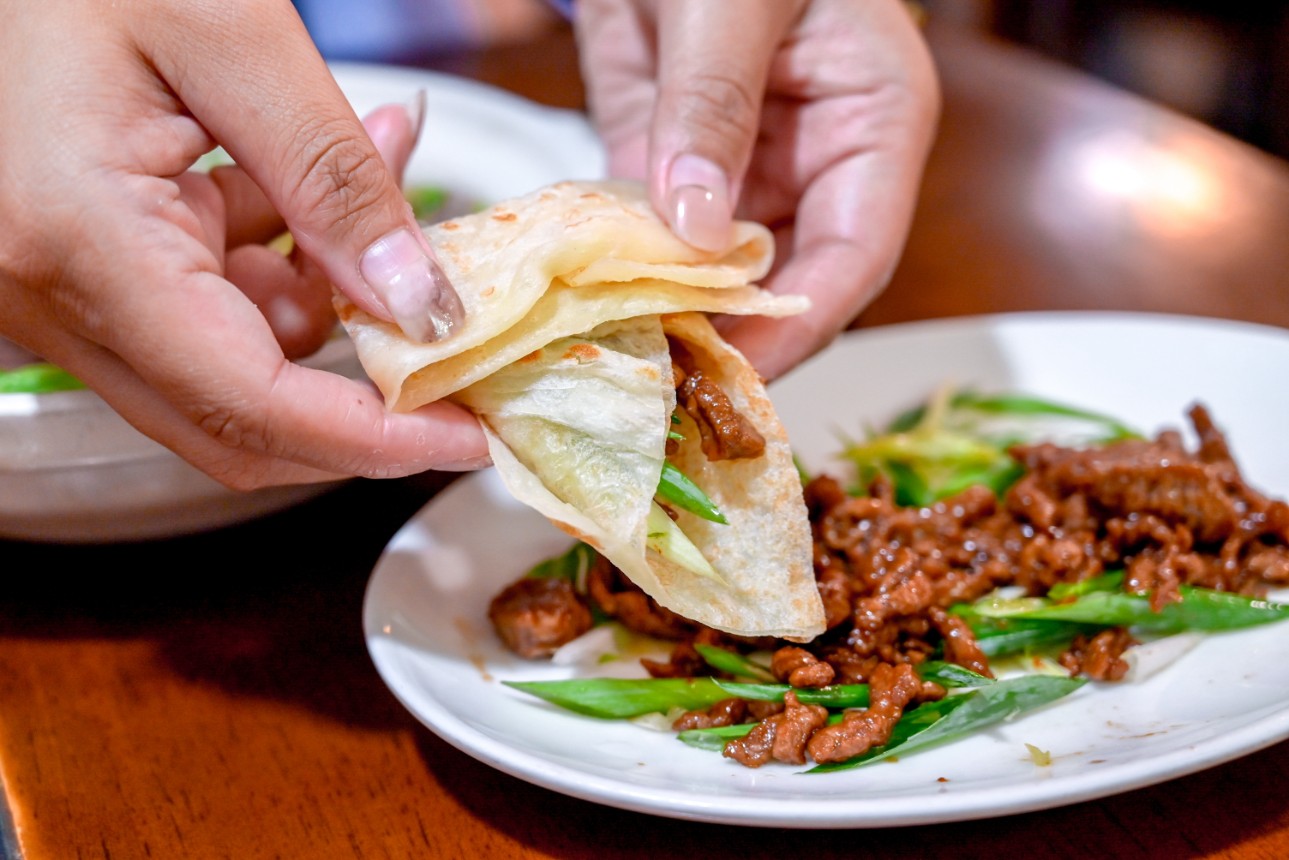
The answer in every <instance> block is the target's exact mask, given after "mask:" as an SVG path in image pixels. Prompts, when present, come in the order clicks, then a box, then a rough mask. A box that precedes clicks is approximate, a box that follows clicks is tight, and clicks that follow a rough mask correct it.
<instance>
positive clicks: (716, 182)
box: [667, 153, 733, 251]
mask: <svg viewBox="0 0 1289 860" xmlns="http://www.w3.org/2000/svg"><path fill="white" fill-rule="evenodd" d="M729 184H730V183H729V179H728V178H727V177H726V176H725V172H724V171H723V170H721V169H720V168H719V167H717V166H716V165H715V164H713V163H712V162H710V161H708V160H707V159H706V158H703V157H702V156H698V155H693V154H690V153H685V154H683V155H680V156H677V158H676V160H675V161H673V162H672V163H671V172H670V173H669V174H668V176H667V188H668V189H669V190H668V194H667V207H668V210H669V211H668V215H669V216H670V219H671V229H672V230H674V231H675V232H676V235H677V236H679V237H680V238H681V239H683V240H684V241H685V242H687V243H689V244H690V245H693V246H694V247H695V248H701V249H702V250H704V251H723V250H725V249H726V248H728V247H729V243H730V233H731V229H732V225H733V222H732V220H731V219H732V210H731V207H730V193H729Z"/></svg>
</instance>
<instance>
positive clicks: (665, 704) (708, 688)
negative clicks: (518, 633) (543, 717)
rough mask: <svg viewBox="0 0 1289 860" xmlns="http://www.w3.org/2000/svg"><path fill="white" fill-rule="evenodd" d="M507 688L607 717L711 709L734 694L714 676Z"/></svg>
mask: <svg viewBox="0 0 1289 860" xmlns="http://www.w3.org/2000/svg"><path fill="white" fill-rule="evenodd" d="M502 683H503V684H505V685H506V686H507V687H513V688H514V689H516V690H520V691H521V692H524V693H528V694H529V695H532V696H536V697H537V698H539V699H544V700H545V701H547V702H550V703H551V704H553V705H559V706H560V707H561V708H565V709H567V710H570V711H574V712H576V713H579V714H585V715H587V716H588V717H599V718H600V719H605V720H625V719H630V718H631V717H638V716H641V715H642V714H653V713H659V714H665V713H667V712H668V711H670V710H673V709H674V708H683V709H685V710H686V711H695V710H699V709H700V708H709V707H711V706H712V705H714V704H716V703H717V702H719V701H720V700H721V699H728V698H729V697H730V694H729V693H727V692H726V691H725V690H724V689H722V688H721V687H720V686H718V685H717V683H716V682H715V681H713V680H712V679H711V678H638V679H636V678H574V679H571V680H568V681H503V682H502Z"/></svg>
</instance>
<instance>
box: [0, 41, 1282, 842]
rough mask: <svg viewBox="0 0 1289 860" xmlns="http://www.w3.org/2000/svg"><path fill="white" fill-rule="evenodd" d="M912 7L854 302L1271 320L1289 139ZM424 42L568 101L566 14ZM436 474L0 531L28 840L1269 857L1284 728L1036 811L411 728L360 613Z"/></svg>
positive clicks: (14, 753)
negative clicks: (451, 45)
mask: <svg viewBox="0 0 1289 860" xmlns="http://www.w3.org/2000/svg"><path fill="white" fill-rule="evenodd" d="M929 36H930V38H931V40H932V44H933V47H934V49H935V52H936V55H937V58H938V60H939V63H940V65H941V71H942V75H943V79H944V90H945V111H944V118H943V122H942V128H941V132H940V138H939V142H938V144H937V146H936V148H935V150H934V152H933V155H932V159H931V164H930V166H929V169H928V172H927V177H926V183H925V189H924V191H923V193H922V198H921V204H920V208H919V211H918V215H917V220H916V224H915V227H914V229H913V233H912V236H911V237H910V240H909V244H908V250H907V254H906V257H905V259H904V261H903V263H902V264H901V266H900V268H899V270H898V272H897V273H896V275H895V278H894V280H893V282H892V284H891V286H890V287H889V289H888V290H887V291H886V292H885V293H884V294H883V296H882V297H881V298H880V299H879V300H878V301H877V302H876V303H874V304H873V305H872V306H871V307H870V308H869V309H868V310H867V311H866V312H865V313H864V314H863V315H862V316H861V317H860V318H859V320H858V321H857V324H858V325H860V326H873V325H881V324H886V323H893V322H898V321H903V320H912V319H921V318H928V317H938V316H952V315H962V314H974V313H982V312H994V311H1009V310H1034V309H1071V308H1075V309H1087V308H1106V309H1123V310H1146V311H1165V312H1176V313H1186V314H1200V315H1207V316H1215V317H1225V318H1231V319H1242V320H1252V321H1258V322H1265V323H1272V324H1276V325H1281V326H1289V282H1287V278H1286V272H1289V242H1286V241H1285V237H1286V236H1287V235H1289V166H1286V165H1285V164H1284V163H1282V162H1280V161H1277V160H1275V159H1273V158H1271V157H1269V156H1266V155H1264V154H1262V153H1260V152H1258V151H1256V150H1254V149H1252V148H1250V147H1248V146H1245V145H1242V144H1240V143H1238V142H1236V141H1234V140H1232V139H1230V138H1228V137H1224V136H1222V135H1220V134H1217V133H1215V132H1212V131H1210V130H1208V129H1207V128H1205V127H1202V126H1200V125H1198V124H1196V123H1194V122H1191V121H1189V120H1186V119H1183V118H1181V117H1180V116H1178V115H1176V114H1173V113H1170V112H1167V111H1164V110H1161V109H1159V108H1156V107H1154V106H1152V105H1150V104H1148V103H1146V102H1143V101H1141V100H1139V99H1137V98H1133V97H1130V96H1127V95H1125V94H1122V93H1120V92H1117V91H1115V90H1113V89H1110V88H1108V87H1106V86H1104V85H1102V84H1099V83H1097V82H1096V81H1094V80H1092V79H1091V78H1088V77H1086V76H1084V75H1082V74H1080V73H1076V72H1073V71H1068V70H1065V69H1063V68H1060V67H1057V66H1055V65H1053V64H1051V63H1048V62H1045V61H1042V60H1040V59H1038V58H1037V57H1035V56H1032V55H1029V54H1026V53H1023V52H1020V51H1018V50H1015V49H1011V48H1007V47H1004V46H1002V45H998V44H991V43H986V42H983V41H979V40H977V39H976V38H975V37H967V36H965V35H962V34H957V33H955V32H952V31H940V30H938V29H936V26H935V22H932V24H931V29H930V31H929ZM437 65H438V66H439V67H440V68H447V69H448V70H451V71H455V72H457V73H460V74H466V75H470V76H472V77H477V78H480V79H483V80H487V81H491V82H493V83H496V84H499V85H501V86H506V87H508V88H510V89H513V90H515V91H517V92H520V93H522V94H524V95H527V96H530V97H532V98H535V99H538V100H540V101H544V102H547V103H551V104H557V105H561V106H577V105H579V104H580V103H581V98H582V95H581V85H580V82H579V79H578V76H577V70H576V64H575V60H574V58H573V55H572V49H571V44H570V41H569V39H568V35H567V33H566V32H564V31H556V32H553V33H552V34H551V35H550V36H549V37H548V38H544V39H542V40H540V41H539V42H537V43H535V44H532V45H526V46H519V47H516V48H510V49H505V50H501V51H495V52H491V53H489V54H486V55H480V56H461V57H456V58H451V59H450V60H441V61H439V62H438V63H437ZM1262 394H1263V395H1264V396H1284V393H1283V392H1281V393H1275V392H1263V393H1262ZM444 480H445V479H443V480H441V479H440V478H438V477H435V476H432V475H431V476H421V477H417V478H412V479H406V480H400V481H389V482H353V483H350V484H348V485H346V486H344V487H343V488H341V489H339V490H337V491H335V492H333V493H331V494H329V495H327V496H324V497H322V498H320V499H317V500H315V501H313V502H311V503H308V504H306V505H304V506H302V507H299V508H297V509H295V510H292V511H289V512H286V513H283V514H280V515H277V516H274V517H270V518H267V519H264V520H261V521H259V522H256V523H251V524H247V525H244V526H240V527H234V528H230V529H226V530H223V531H220V532H216V533H212V534H206V535H199V536H193V537H188V538H183V539H177V540H170V541H156V542H150V543H144V544H139V545H125V546H105V547H71V546H41V545H28V544H20V543H0V553H2V554H3V555H2V557H3V559H4V561H3V571H4V572H3V575H2V579H3V582H4V587H3V589H0V777H2V778H3V780H4V782H5V788H6V793H7V800H8V804H9V806H10V808H11V810H12V815H13V819H14V823H15V826H16V831H17V841H18V843H19V845H20V848H21V851H22V852H23V854H24V856H25V857H26V858H28V860H62V858H98V857H102V858H108V857H110V858H115V860H120V858H135V857H155V858H172V857H181V858H204V857H231V858H260V857H283V858H330V857H362V858H386V857H389V858H407V857H516V858H538V857H595V858H610V857H612V858H617V857H623V858H649V859H650V860H654V858H659V857H673V856H692V857H731V858H732V857H781V856H807V857H850V856H869V857H996V856H1009V857H1024V856H1033V857H1085V856H1110V857H1168V858H1178V857H1223V858H1241V860H1252V858H1278V857H1289V800H1287V799H1286V797H1285V794H1284V788H1285V786H1287V785H1289V744H1286V743H1282V744H1279V745H1277V746H1273V747H1271V748H1270V749H1267V750H1264V751H1262V752H1260V753H1257V754H1255V755H1251V756H1248V757H1246V758H1244V759H1241V760H1238V761H1235V762H1231V763H1229V764H1226V765H1222V766H1219V767H1216V768H1212V769H1210V770H1207V771H1204V772H1201V773H1198V774H1195V775H1192V776H1188V777H1185V778H1182V779H1178V780H1174V781H1172V782H1169V783H1166V784H1163V785H1158V786H1154V787H1150V788H1145V789H1140V790H1136V791H1132V792H1128V793H1125V794H1121V795H1117V796H1113V797H1108V798H1104V799H1101V800H1097V801H1091V802H1085V803H1080V804H1076V805H1072V806H1068V807H1064V808H1059V809H1053V810H1049V811H1045V812H1036V813H1029V814H1024V815H1017V816H1011V817H1007V818H1001V819H994V820H985V821H977V822H963V823H955V824H945V825H939V826H931V827H916V828H903V829H888V830H871V831H854V832H848V831H830V832H793V831H786V830H773V829H772V830H760V829H752V828H734V827H726V826H718V825H707V824H697V823H688V822H681V821H672V820H667V819H661V818H654V817H650V816H646V815H640V814H635V813H629V812H623V811H619V810H614V809H609V808H604V807H600V806H597V805H594V804H591V803H587V802H583V801H580V800H574V799H571V798H568V797H565V796H562V795H559V794H556V793H553V792H550V791H546V790H544V789H541V788H537V787H534V786H531V785H529V784H527V783H524V782H521V781H519V780H516V779H513V778H511V777H508V776H506V775H504V774H501V773H499V772H497V771H495V770H493V769H491V768H489V767H487V766H485V765H483V764H480V763H478V762H476V761H474V760H473V759H471V758H470V757H468V756H466V755H464V754H462V753H460V752H457V751H456V750H455V749H453V748H451V747H449V746H448V745H447V744H445V743H444V742H442V741H440V740H439V739H438V738H436V737H435V736H434V735H433V734H431V733H430V732H429V731H427V730H426V729H424V728H422V727H421V726H420V725H419V724H418V723H417V722H416V720H415V719H414V718H413V717H412V716H411V715H410V714H409V713H408V712H406V711H405V710H404V709H403V708H402V707H401V706H400V705H399V704H398V703H397V702H396V701H395V700H394V698H393V696H392V695H391V694H390V693H389V692H388V690H387V689H386V688H385V686H384V685H383V684H382V682H381V681H380V679H379V677H378V676H377V674H376V672H375V670H374V669H373V668H372V665H371V662H370V660H369V658H368V656H367V653H366V650H365V647H364V644H363V640H362V635H361V624H360V612H361V601H362V594H363V589H364V586H365V584H366V580H367V577H368V574H369V573H370V571H371V569H372V566H373V564H374V563H375V561H376V558H377V556H378V554H379V553H380V551H381V549H382V547H383V546H384V544H385V542H386V541H387V540H388V539H389V538H390V537H391V536H392V535H393V533H394V532H395V531H396V530H397V528H398V527H399V526H400V525H401V524H402V523H403V522H404V521H405V520H406V519H407V518H408V517H409V516H411V514H412V513H413V512H414V511H416V510H417V509H418V508H419V507H420V506H421V505H422V504H424V503H425V501H426V500H427V499H428V498H430V496H432V494H433V493H434V492H435V491H436V490H437V489H438V488H440V487H441V486H442V485H443V483H444Z"/></svg>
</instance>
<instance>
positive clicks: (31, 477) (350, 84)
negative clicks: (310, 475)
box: [0, 64, 604, 542]
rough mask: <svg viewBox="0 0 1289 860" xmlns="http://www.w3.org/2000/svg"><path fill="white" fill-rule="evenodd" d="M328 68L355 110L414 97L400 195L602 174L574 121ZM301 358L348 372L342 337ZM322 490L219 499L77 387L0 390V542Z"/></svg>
mask: <svg viewBox="0 0 1289 860" xmlns="http://www.w3.org/2000/svg"><path fill="white" fill-rule="evenodd" d="M333 71H334V73H335V76H336V80H337V81H338V82H339V83H340V86H341V89H342V90H344V92H345V94H346V95H347V96H348V97H349V99H350V101H351V102H352V103H353V105H354V108H355V110H357V111H358V113H359V114H360V115H361V114H364V113H366V112H367V111H369V110H371V109H372V108H375V107H377V106H379V105H381V104H388V103H406V102H408V101H409V100H411V99H412V98H413V97H414V96H415V95H416V93H417V92H418V91H421V90H424V91H425V94H426V103H427V110H426V134H425V136H424V139H423V140H422V142H421V145H420V146H419V147H418V148H417V150H416V152H415V153H414V154H413V156H412V159H411V162H410V163H409V165H408V170H407V177H406V183H407V184H408V185H409V186H411V185H434V186H439V187H442V188H444V189H446V190H449V191H450V192H452V193H453V195H454V196H457V197H460V198H461V199H466V200H474V201H478V202H479V203H487V202H491V201H495V200H500V199H505V198H507V197H512V196H517V195H520V194H524V193H526V192H528V191H531V190H533V189H534V188H537V187H539V186H542V185H546V184H549V183H552V182H558V181H560V180H563V179H582V178H595V177H598V176H601V175H602V174H603V171H604V155H603V151H602V149H601V147H600V144H599V142H598V140H597V138H596V137H595V134H594V132H593V131H592V130H591V128H590V125H589V124H588V123H587V121H586V119H585V118H584V117H583V116H582V115H581V114H578V113H575V112H572V111H565V110H556V109H552V108H547V107H543V106H541V105H537V104H534V103H532V102H529V101H527V100H524V99H521V98H519V97H517V96H514V95H512V94H510V93H507V92H505V91H502V90H498V89H495V88H493V87H489V86H485V85H483V84H479V83H476V82H473V81H468V80H463V79H458V78H453V77H449V76H445V75H439V74H434V73H431V72H423V71H417V70H409V69H401V68H391V67H385V66H366V65H353V64H338V65H336V66H334V67H333ZM305 363H307V364H310V365H312V366H315V367H320V368H324V369H327V370H331V371H334V372H336V373H341V374H344V375H347V376H351V377H355V378H361V376H362V370H361V368H360V367H359V366H358V362H357V359H356V358H355V357H354V354H353V349H352V346H351V345H350V343H349V341H348V339H346V338H343V337H341V338H339V339H336V340H332V341H331V342H330V343H329V344H328V345H327V346H326V347H324V348H323V350H321V351H320V352H319V353H318V354H316V355H315V356H313V357H311V358H310V359H309V360H308V361H307V362H305ZM332 486H335V485H334V484H325V485H313V486H304V487H282V488H270V489H265V490H259V491H256V492H252V493H237V492H233V491H231V490H228V489H226V488H224V487H223V486H221V485H220V484H218V483H217V482H215V481H213V480H211V479H210V478H208V477H206V476H205V475H203V474H202V473H201V472H199V471H197V470H196V469H194V468H193V467H191V466H189V465H188V464H187V463H185V462H183V461H182V460H180V459H179V458H178V457H177V456H175V455H174V454H172V453H171V452H170V451H168V450H166V449H165V448H163V447H161V446H160V445H158V444H156V443H155V442H153V441H152V440H150V439H148V438H146V437H145V436H143V435H142V434H140V433H138V432H137V431H136V430H134V429H133V428H132V427H130V426H129V425H128V424H127V423H126V422H125V421H124V420H123V419H121V418H120V416H118V415H117V414H116V413H115V412H113V411H112V410H111V409H110V408H109V407H108V406H107V404H105V403H104V402H103V401H102V400H101V399H100V398H99V397H98V396H97V395H95V394H94V393H92V392H90V391H70V392H58V393H53V394H38V395H33V394H0V538H15V539H23V540H37V541H59V542H102V541H123V540H140V539H146V538H156V537H166V536H171V535H179V534H185V533H190V532H196V531H203V530H206V529H212V528H217V527H220V526H225V525H229V524H232V523H236V522H241V521H244V520H248V519H251V518H253V517H257V516H261V515H263V514H267V513H270V512H272V511H276V510H281V509H283V508H286V507H288V506H290V505H293V504H296V503H298V502H300V501H302V500H304V499H307V498H310V497H312V496H316V495H318V494H319V493H321V492H324V491H325V490H327V489H328V488H330V487H332Z"/></svg>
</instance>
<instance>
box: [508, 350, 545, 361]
mask: <svg viewBox="0 0 1289 860" xmlns="http://www.w3.org/2000/svg"><path fill="white" fill-rule="evenodd" d="M541 357H542V351H541V350H540V349H535V350H533V351H532V352H530V353H528V355H525V356H524V357H523V358H521V359H519V361H517V362H515V363H516V364H527V363H529V362H533V361H536V360H537V359H539V358H541Z"/></svg>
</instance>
